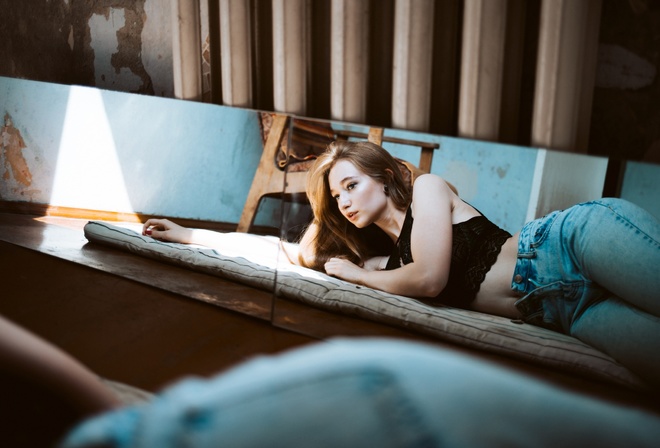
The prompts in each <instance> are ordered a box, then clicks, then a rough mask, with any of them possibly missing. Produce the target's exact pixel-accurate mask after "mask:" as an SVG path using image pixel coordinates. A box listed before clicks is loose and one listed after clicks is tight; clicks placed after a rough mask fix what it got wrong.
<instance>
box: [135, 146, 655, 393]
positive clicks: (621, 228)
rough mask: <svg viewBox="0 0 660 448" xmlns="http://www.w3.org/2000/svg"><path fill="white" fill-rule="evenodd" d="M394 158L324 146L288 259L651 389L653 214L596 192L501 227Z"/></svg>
mask: <svg viewBox="0 0 660 448" xmlns="http://www.w3.org/2000/svg"><path fill="white" fill-rule="evenodd" d="M399 166H400V165H399V164H398V162H397V161H396V160H395V159H394V158H393V157H392V156H391V155H390V154H389V153H388V152H387V151H385V150H384V149H383V148H381V147H380V146H378V145H375V144H373V143H369V142H345V141H337V142H335V143H333V144H331V145H330V146H329V148H328V150H327V151H326V152H325V153H324V154H322V155H321V156H320V157H319V158H318V159H317V160H316V162H315V164H314V166H313V167H312V169H311V170H310V172H309V175H308V185H307V196H308V198H309V200H310V203H311V206H312V210H313V213H314V220H313V222H312V224H311V225H310V226H309V228H308V229H307V231H306V232H305V234H304V235H303V237H302V239H301V241H300V246H299V252H298V253H297V256H296V257H294V258H295V259H297V262H298V263H299V264H301V265H303V266H306V267H310V268H313V269H316V270H319V271H324V272H326V273H327V274H329V275H333V276H336V277H338V278H341V279H344V280H347V281H350V282H354V283H357V284H361V285H365V286H368V287H371V288H375V289H380V290H383V291H387V292H390V293H393V294H399V295H404V296H409V297H414V298H418V299H421V300H422V301H425V302H426V303H428V304H430V305H437V304H445V305H450V306H454V307H459V308H464V309H471V310H475V311H480V312H484V313H490V314H495V315H499V316H504V317H507V318H512V319H522V320H524V321H525V322H528V323H530V324H534V325H538V326H542V327H545V328H549V329H552V330H555V331H559V332H563V333H566V334H569V335H571V336H574V337H576V338H578V339H580V340H582V341H583V342H585V343H587V344H589V345H591V346H593V347H595V348H597V349H599V350H601V351H602V352H604V353H607V354H608V355H610V356H611V357H612V358H614V359H616V360H617V361H619V362H620V363H621V364H623V365H625V366H626V367H628V368H629V369H630V370H631V371H633V372H635V373H636V374H637V375H639V376H640V377H642V378H644V379H645V380H646V381H647V382H648V383H650V384H651V385H653V386H655V387H656V388H659V389H660V275H659V274H660V223H659V222H658V220H657V219H656V218H654V217H653V216H652V215H651V214H649V213H647V212H646V211H645V210H643V209H641V208H639V207H637V206H635V205H633V204H631V203H629V202H626V201H624V200H621V199H612V198H609V199H600V200H597V201H592V202H588V203H583V204H578V205H575V206H573V207H571V208H569V209H566V210H562V211H555V212H553V213H550V214H548V215H546V216H545V217H543V218H540V219H537V220H534V221H532V222H529V223H527V224H526V225H525V226H524V227H523V228H522V230H520V232H518V233H516V234H515V235H511V234H509V233H508V232H506V231H504V230H502V229H500V228H499V227H497V226H496V225H495V224H493V223H492V222H490V221H489V220H488V219H487V218H486V217H485V216H483V215H482V214H481V213H480V212H479V211H478V210H476V209H475V208H474V207H472V206H470V205H469V204H467V203H466V202H464V201H462V200H461V199H460V198H459V197H458V195H457V194H456V193H455V192H454V191H453V190H452V189H451V188H449V186H448V185H447V183H446V182H445V181H444V180H443V179H441V178H440V177H438V176H435V175H432V174H425V175H421V176H419V177H418V178H417V179H416V180H415V182H414V184H413V185H412V186H411V185H410V183H407V182H405V181H404V179H403V176H402V174H401V171H400V168H399ZM143 232H144V233H145V234H150V235H152V236H153V237H155V238H159V239H162V240H167V241H173V242H182V243H196V244H203V245H207V246H210V247H213V246H217V245H218V244H221V241H220V240H219V239H220V238H221V236H219V235H221V234H215V235H214V234H213V233H212V232H205V233H203V234H195V233H193V232H192V231H191V230H190V229H186V228H183V227H180V226H178V225H176V224H174V223H172V222H170V221H167V220H160V219H151V220H148V221H147V222H146V223H145V224H144V229H143ZM376 234H379V235H380V236H385V242H383V239H382V238H378V236H377V235H376ZM194 235H198V236H197V237H195V236H194ZM374 235H376V236H374Z"/></svg>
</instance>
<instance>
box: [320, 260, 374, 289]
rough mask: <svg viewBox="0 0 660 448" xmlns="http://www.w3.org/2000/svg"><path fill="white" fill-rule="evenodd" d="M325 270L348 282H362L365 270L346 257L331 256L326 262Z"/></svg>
mask: <svg viewBox="0 0 660 448" xmlns="http://www.w3.org/2000/svg"><path fill="white" fill-rule="evenodd" d="M325 272H326V273H327V274H328V275H332V276H334V277H337V278H340V279H342V280H346V281H347V282H351V283H357V284H362V281H361V280H362V276H363V274H364V272H365V270H364V269H363V268H361V267H360V266H357V265H356V264H354V263H351V262H350V261H348V260H346V259H344V258H331V259H329V260H328V261H326V263H325Z"/></svg>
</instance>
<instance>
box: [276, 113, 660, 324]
mask: <svg viewBox="0 0 660 448" xmlns="http://www.w3.org/2000/svg"><path fill="white" fill-rule="evenodd" d="M379 132H382V136H381V138H382V142H383V143H382V146H383V147H384V148H385V149H387V150H388V151H389V152H390V153H391V154H392V155H394V156H395V157H396V158H399V159H402V160H405V161H408V162H410V163H412V164H413V165H415V166H418V167H419V166H420V165H422V166H424V164H426V166H427V167H428V170H429V171H430V172H431V173H433V174H437V175H439V176H441V177H443V178H444V179H446V180H447V181H449V182H450V183H451V184H453V185H454V186H455V187H456V188H457V190H458V193H459V195H460V196H461V198H462V199H463V200H465V201H467V202H468V203H470V204H471V205H473V206H474V207H476V208H477V209H478V210H480V211H481V212H482V213H483V214H484V215H485V216H487V217H488V218H489V219H490V220H491V221H493V222H494V223H495V224H497V225H498V226H500V227H502V228H503V229H505V230H508V231H509V232H511V233H515V232H517V231H518V230H520V228H521V227H522V226H523V225H524V224H525V223H526V222H528V221H530V220H532V219H535V218H537V217H540V216H543V215H545V214H546V213H548V212H550V211H552V210H556V209H561V208H566V207H568V206H571V205H573V204H576V203H578V202H583V201H587V200H591V199H595V198H599V197H602V196H619V197H623V198H625V199H628V200H630V201H631V202H634V203H636V204H638V205H640V206H642V207H644V208H646V209H647V210H648V211H650V212H651V213H653V214H654V215H655V216H658V217H659V218H660V165H654V164H650V163H644V162H632V161H630V162H623V161H612V160H609V159H608V158H605V157H597V156H588V155H583V154H573V153H565V152H558V151H550V150H545V149H540V148H529V147H521V146H514V145H508V144H499V143H491V142H483V141H476V140H468V139H461V138H455V137H444V136H439V135H432V134H427V133H419V132H411V131H404V130H398V129H382V128H372V127H369V126H365V125H354V124H349V123H343V122H333V121H324V120H313V119H306V118H300V117H293V118H291V120H290V123H289V139H288V142H287V145H288V146H286V147H285V146H283V147H282V151H281V154H280V160H281V161H283V162H282V164H283V166H285V170H286V189H285V206H284V207H283V210H284V212H283V214H282V224H281V229H282V238H283V239H285V240H287V241H297V239H298V238H299V236H300V235H301V232H302V231H303V230H304V228H305V226H306V225H307V223H309V221H310V220H311V217H312V215H311V209H310V207H309V205H308V203H307V201H306V198H305V195H304V176H305V174H306V169H307V168H308V167H309V165H310V164H311V163H312V161H313V159H314V157H315V155H317V154H319V153H320V152H322V151H323V149H324V147H325V145H327V143H328V142H329V141H331V140H333V139H350V140H356V139H357V140H366V139H368V138H369V136H370V133H371V134H372V135H374V133H376V134H377V133H379ZM613 172H614V173H615V174H616V177H615V179H614V183H615V185H616V190H615V191H614V192H608V191H607V189H608V188H609V187H608V185H607V184H608V182H609V183H611V182H612V179H611V176H612V173H613ZM274 305H275V308H274V314H273V323H274V324H275V325H278V326H283V327H286V328H289V329H294V330H296V331H300V332H303V333H305V334H308V335H311V336H314V337H323V336H325V335H333V334H353V333H354V332H359V330H356V329H355V328H345V327H346V326H347V325H346V322H347V321H348V320H350V319H349V318H347V317H342V316H339V315H334V314H333V313H327V312H322V311H320V310H312V309H310V308H311V307H304V306H300V305H299V304H296V303H294V302H292V301H291V300H287V299H282V298H281V297H277V298H276V299H275V303H274ZM313 315H316V317H317V318H316V319H314V320H313V321H312V322H310V321H309V319H310V317H311V316H313ZM362 325H368V323H364V322H361V323H360V325H359V326H362Z"/></svg>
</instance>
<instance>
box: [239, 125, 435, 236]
mask: <svg viewBox="0 0 660 448" xmlns="http://www.w3.org/2000/svg"><path fill="white" fill-rule="evenodd" d="M290 120H291V118H290V117H289V116H288V115H279V114H273V121H272V124H271V127H270V132H269V133H268V138H267V139H266V141H265V143H264V150H263V153H262V154H261V159H260V161H259V165H258V166H257V171H256V173H255V175H254V180H253V181H252V186H251V187H250V192H249V193H248V197H247V200H246V201H245V206H244V207H243V212H242V214H241V218H240V221H239V222H238V227H237V229H236V231H237V232H249V231H250V228H251V227H252V223H253V222H254V218H255V215H256V213H257V208H258V206H259V202H260V201H261V199H262V198H263V197H264V196H268V195H276V194H279V195H283V194H284V195H290V194H304V193H305V183H306V178H307V172H306V171H288V172H287V170H286V169H284V170H282V169H281V168H280V167H278V166H277V164H276V163H275V160H276V157H277V152H278V151H279V149H280V146H281V145H282V139H283V137H284V135H285V131H286V130H287V127H288V126H289V123H290ZM332 134H333V135H332V136H331V137H333V138H331V140H334V139H337V140H339V139H348V138H358V139H365V138H366V139H367V140H369V141H370V142H373V143H376V144H377V145H382V144H383V142H388V143H396V144H402V145H410V146H418V147H420V148H421V155H420V161H419V164H418V165H417V166H414V165H412V164H409V163H405V165H406V166H407V167H408V169H409V170H410V171H411V174H412V177H413V178H414V177H416V176H417V175H419V174H421V173H429V172H430V171H431V163H432V161H433V151H434V150H435V149H438V148H439V147H440V145H439V144H437V143H429V142H422V141H416V140H406V139H399V138H393V137H386V136H384V135H383V128H379V127H372V128H370V129H369V133H368V134H364V133H360V132H352V131H343V130H341V131H339V130H337V131H332Z"/></svg>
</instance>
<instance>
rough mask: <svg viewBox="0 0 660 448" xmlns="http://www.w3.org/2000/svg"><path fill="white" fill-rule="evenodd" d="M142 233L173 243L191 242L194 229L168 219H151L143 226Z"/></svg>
mask: <svg viewBox="0 0 660 448" xmlns="http://www.w3.org/2000/svg"><path fill="white" fill-rule="evenodd" d="M142 235H149V236H152V237H154V238H156V239H158V240H164V241H171V242H173V243H183V244H191V243H192V242H193V241H192V230H191V229H188V228H186V227H181V226H180V225H178V224H174V223H173V222H172V221H170V220H168V219H149V220H147V222H145V223H144V225H143V226H142Z"/></svg>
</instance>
